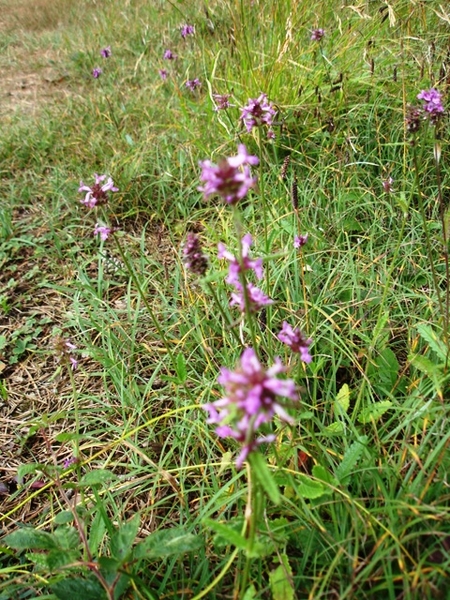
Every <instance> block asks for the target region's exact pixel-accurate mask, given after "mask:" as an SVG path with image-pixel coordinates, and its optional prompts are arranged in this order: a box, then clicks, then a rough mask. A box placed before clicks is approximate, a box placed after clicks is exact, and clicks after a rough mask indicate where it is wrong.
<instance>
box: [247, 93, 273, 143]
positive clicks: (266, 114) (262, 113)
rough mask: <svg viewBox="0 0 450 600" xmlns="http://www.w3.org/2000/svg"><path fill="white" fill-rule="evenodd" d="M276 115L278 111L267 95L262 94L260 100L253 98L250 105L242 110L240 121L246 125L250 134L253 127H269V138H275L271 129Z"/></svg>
mask: <svg viewBox="0 0 450 600" xmlns="http://www.w3.org/2000/svg"><path fill="white" fill-rule="evenodd" d="M276 114H277V111H276V109H275V107H274V105H273V104H272V102H269V101H268V100H267V95H266V94H261V95H260V96H259V97H258V98H253V99H252V98H251V99H250V100H249V101H248V104H247V105H246V106H244V107H243V108H242V109H241V116H240V120H241V121H242V122H243V123H244V125H245V127H246V129H247V131H248V133H250V132H251V130H252V129H253V127H259V126H260V125H267V126H268V127H269V131H268V137H269V138H273V137H274V133H273V131H272V129H271V127H272V123H273V118H274V116H275V115H276Z"/></svg>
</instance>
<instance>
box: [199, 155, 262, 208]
mask: <svg viewBox="0 0 450 600" xmlns="http://www.w3.org/2000/svg"><path fill="white" fill-rule="evenodd" d="M258 163H259V160H258V158H257V157H256V156H250V155H249V154H248V152H247V149H246V147H245V146H244V145H243V144H241V145H240V146H239V147H238V154H237V156H231V157H230V158H224V159H222V160H221V161H220V162H219V164H218V165H215V164H213V163H212V162H211V161H210V160H204V161H201V162H200V167H201V169H202V173H201V175H200V180H201V181H204V182H205V185H204V186H203V187H199V188H198V189H199V190H200V191H201V192H203V193H204V195H205V198H209V197H210V196H213V195H216V194H217V195H218V196H221V198H222V199H223V200H224V201H225V202H227V203H228V204H236V202H238V201H239V200H242V198H243V197H244V196H245V195H246V194H247V192H248V191H249V190H250V188H252V187H253V186H254V185H255V184H256V178H254V177H252V176H251V175H250V168H249V166H250V165H257V164H258Z"/></svg>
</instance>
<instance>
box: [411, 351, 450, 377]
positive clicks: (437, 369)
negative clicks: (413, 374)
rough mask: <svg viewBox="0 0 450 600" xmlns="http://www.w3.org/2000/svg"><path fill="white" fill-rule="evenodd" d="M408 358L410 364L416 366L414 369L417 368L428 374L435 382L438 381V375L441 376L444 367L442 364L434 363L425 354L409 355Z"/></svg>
mask: <svg viewBox="0 0 450 600" xmlns="http://www.w3.org/2000/svg"><path fill="white" fill-rule="evenodd" d="M409 360H410V361H411V364H412V365H414V366H415V367H416V369H419V371H422V373H425V375H428V377H430V379H433V380H434V381H435V382H436V381H438V377H440V376H442V372H441V371H442V368H443V367H444V365H443V364H442V365H437V364H436V363H434V362H432V361H431V360H430V359H429V358H427V357H426V356H422V355H421V354H416V355H415V356H410V357H409Z"/></svg>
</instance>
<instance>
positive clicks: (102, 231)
mask: <svg viewBox="0 0 450 600" xmlns="http://www.w3.org/2000/svg"><path fill="white" fill-rule="evenodd" d="M113 229H114V228H113V227H107V226H106V225H102V224H101V223H96V224H95V227H94V235H99V236H100V239H101V241H102V242H105V241H106V240H107V239H108V238H109V236H110V234H111V232H112V231H113Z"/></svg>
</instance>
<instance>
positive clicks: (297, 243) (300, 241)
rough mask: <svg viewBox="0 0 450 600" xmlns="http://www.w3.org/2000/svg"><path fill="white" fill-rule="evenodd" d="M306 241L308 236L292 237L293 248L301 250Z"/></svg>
mask: <svg viewBox="0 0 450 600" xmlns="http://www.w3.org/2000/svg"><path fill="white" fill-rule="evenodd" d="M307 241H308V234H306V235H296V236H295V237H294V248H302V247H303V246H304V245H305V244H306V243H307Z"/></svg>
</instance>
